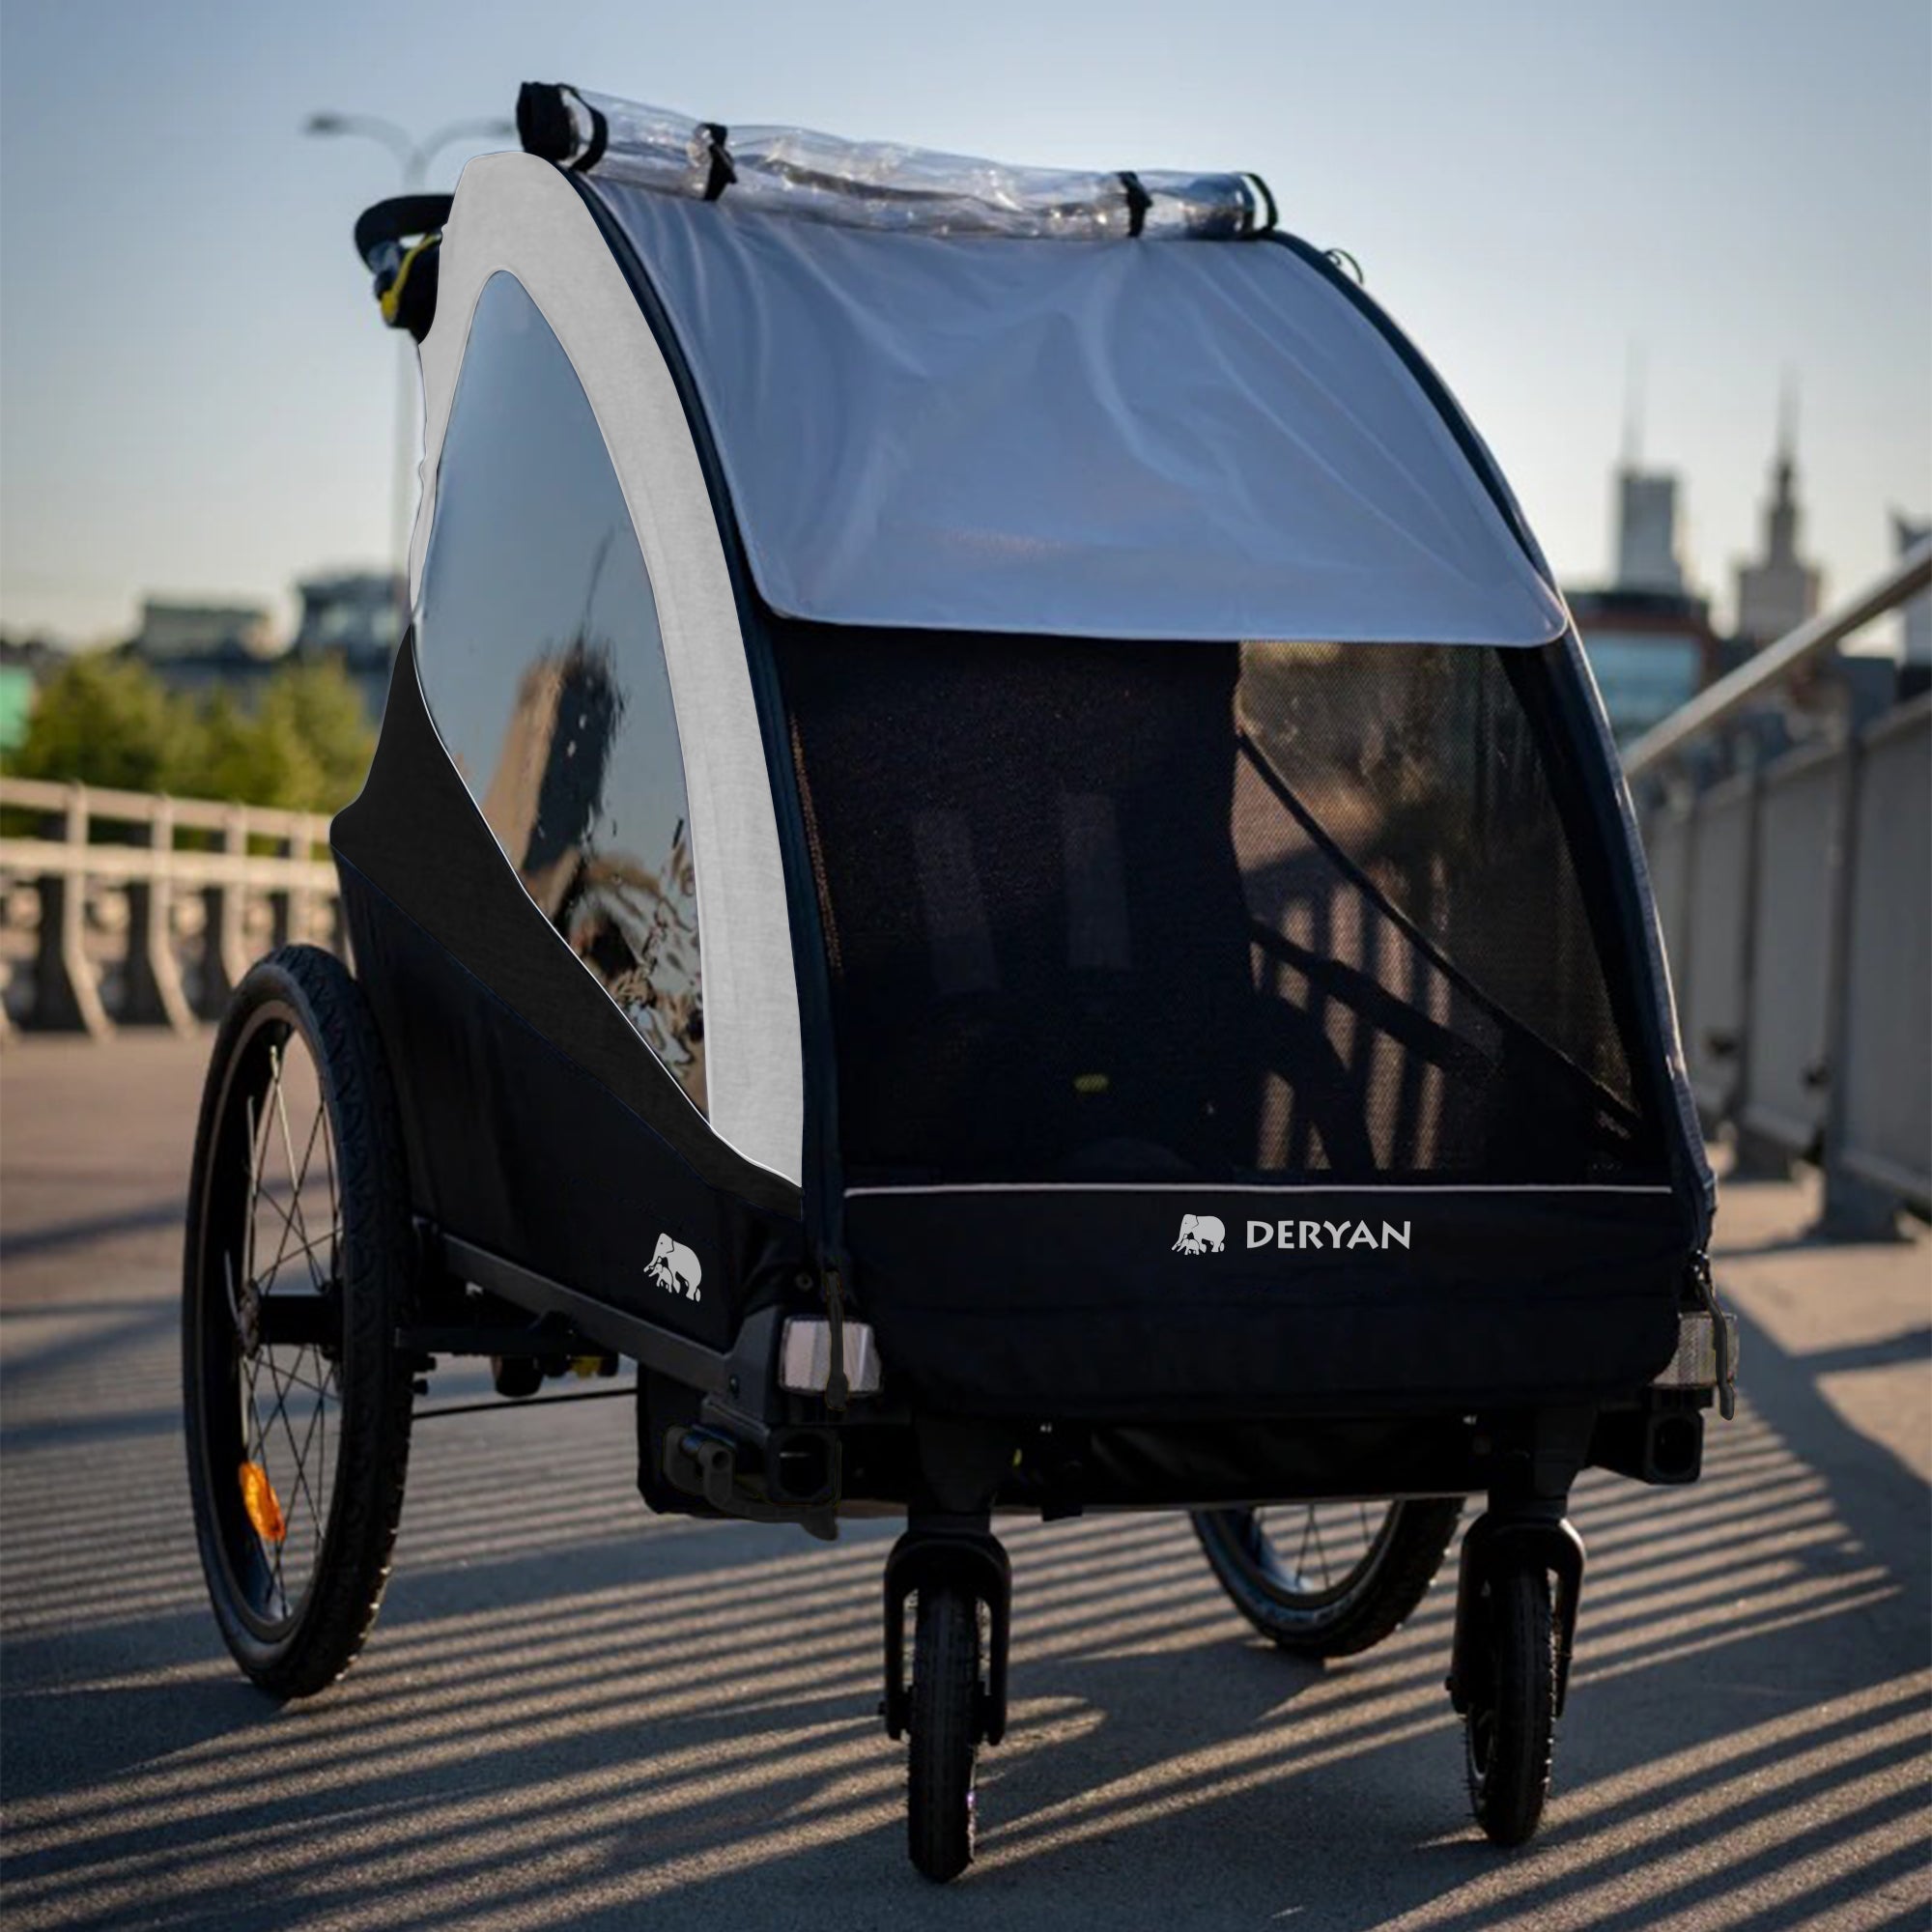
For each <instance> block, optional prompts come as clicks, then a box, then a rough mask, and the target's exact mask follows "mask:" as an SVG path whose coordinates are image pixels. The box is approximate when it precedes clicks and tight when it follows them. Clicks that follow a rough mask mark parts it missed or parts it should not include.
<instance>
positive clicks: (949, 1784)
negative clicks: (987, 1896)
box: [906, 1583, 980, 1885]
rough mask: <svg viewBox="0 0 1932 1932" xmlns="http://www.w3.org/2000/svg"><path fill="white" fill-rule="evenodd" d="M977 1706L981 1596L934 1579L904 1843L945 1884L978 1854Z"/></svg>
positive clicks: (913, 1719) (922, 1606) (915, 1674)
mask: <svg viewBox="0 0 1932 1932" xmlns="http://www.w3.org/2000/svg"><path fill="white" fill-rule="evenodd" d="M979 1706H980V1605H979V1603H978V1601H977V1600H976V1599H975V1598H974V1597H973V1596H972V1595H971V1594H970V1593H968V1592H967V1591H964V1590H961V1589H960V1588H959V1587H958V1586H957V1585H956V1584H949V1583H932V1584H929V1585H927V1586H925V1587H923V1588H922V1589H921V1591H920V1593H919V1610H918V1624H917V1626H916V1631H915V1635H914V1639H913V1663H912V1694H911V1702H910V1709H909V1710H908V1712H907V1719H906V1728H907V1730H908V1731H909V1732H910V1733H911V1739H912V1743H911V1749H910V1752H909V1754H908V1758H907V1775H906V1801H907V1802H906V1845H907V1849H908V1850H909V1851H910V1852H911V1854H912V1861H913V1863H914V1864H915V1865H916V1866H917V1867H918V1868H919V1870H920V1871H921V1872H922V1873H923V1875H924V1876H925V1877H926V1878H929V1879H932V1880H934V1881H935V1882H937V1883H939V1884H942V1885H943V1884H944V1883H945V1882H946V1881H947V1880H948V1879H952V1878H957V1877H958V1876H959V1874H960V1873H961V1872H963V1871H964V1870H965V1869H966V1867H967V1866H968V1865H969V1864H971V1863H972V1862H973V1824H974V1794H973V1760H974V1756H975V1753H976V1751H977V1749H978V1747H979V1740H980V1723H979V1718H980V1713H979Z"/></svg>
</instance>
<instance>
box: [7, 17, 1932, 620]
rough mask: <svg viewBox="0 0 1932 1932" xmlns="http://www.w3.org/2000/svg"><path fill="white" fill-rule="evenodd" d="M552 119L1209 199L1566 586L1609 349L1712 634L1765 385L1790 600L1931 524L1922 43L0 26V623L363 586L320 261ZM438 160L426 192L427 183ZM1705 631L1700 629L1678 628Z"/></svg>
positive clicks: (1931, 153)
mask: <svg viewBox="0 0 1932 1932" xmlns="http://www.w3.org/2000/svg"><path fill="white" fill-rule="evenodd" d="M527 78H542V79H564V80H578V81H581V82H582V83H583V84H584V85H587V86H592V87H597V88H600V89H603V90H605V91H607V92H611V93H617V94H630V95H634V96H637V97H639V98H642V99H651V100H658V101H662V102H664V103H666V104H668V105H671V106H676V107H681V108H685V109H688V110H690V111H693V112H696V113H699V114H702V115H704V116H706V117H708V118H714V119H717V120H721V121H725V122H727V123H729V122H733V121H736V122H753V121H776V122H795V123H802V124H804V125H807V126H815V127H820V128H828V129H830V130H832V131H834V132H837V133H840V134H848V135H853V136H877V137H885V138H893V139H899V140H906V141H912V142H918V143H921V144H923V145H927V146H933V147H944V148H951V149H953V150H956V151H961V152H965V153H980V154H990V155H994V156H1000V157H1002V158H1006V159H1012V160H1022V161H1039V162H1048V163H1051V162H1066V163H1072V164H1079V165H1100V166H1147V167H1162V166H1169V165H1179V166H1210V167H1211V166H1235V167H1243V168H1251V169H1255V170H1257V171H1259V172H1261V173H1263V174H1264V175H1266V176H1267V178H1268V180H1269V181H1270V182H1271V183H1272V184H1273V185H1274V188H1275V192H1276V194H1277V197H1278V198H1279V200H1280V202H1281V204H1282V208H1283V213H1284V218H1285V221H1286V223H1287V225H1289V226H1290V227H1292V228H1294V229H1295V230H1297V231H1298V232H1300V233H1301V234H1304V235H1306V236H1308V237H1309V238H1310V239H1311V240H1313V241H1319V242H1321V243H1323V244H1335V243H1339V244H1341V245H1344V246H1346V247H1348V248H1350V250H1352V251H1353V252H1354V253H1355V254H1356V255H1357V256H1358V257H1359V258H1360V260H1361V261H1362V263H1363V265H1364V267H1365V268H1366V270H1367V271H1368V276H1369V284H1370V287H1371V288H1372V289H1373V290H1374V291H1375V293H1376V294H1377V295H1378V297H1379V298H1381V299H1382V300H1383V301H1384V302H1385V303H1386V304H1387V305H1388V306H1389V307H1390V308H1391V309H1392V310H1393V311H1394V313H1395V314H1396V316H1397V317H1398V319H1400V320H1401V321H1402V322H1403V323H1404V324H1405V326H1406V327H1408V328H1409V330H1410V331H1411V332H1412V333H1413V334H1414V335H1415V336H1416V338H1417V339H1418V341H1419V342H1420V343H1421V345H1422V347H1423V348H1424V350H1425V351H1426V352H1427V353H1428V354H1429V355H1430V356H1431V357H1432V358H1433V359H1434V360H1435V363H1436V365H1437V367H1438V368H1439V369H1441V371H1442V372H1443V374H1444V375H1445V376H1446V377H1447V378H1448V380H1449V382H1450V384H1451V385H1452V386H1453V387H1454V388H1455V389H1456V390H1457V391H1458V393H1459V394H1460V395H1461V396H1462V398H1463V402H1464V403H1465V404H1466V405H1467V407H1468V408H1469V410H1470V411H1471V412H1472V413H1473V414H1474V416H1475V419H1476V422H1477V423H1478V425H1479V426H1480V427H1481V428H1482V430H1483V431H1484V433H1485V435H1486V436H1487V437H1488V438H1489V440H1490V441H1491V443H1492V446H1493V447H1494V448H1495V450H1496V452H1497V454H1498V456H1499V457H1500V458H1501V460H1502V463H1503V466H1504V468H1505V469H1506V470H1507V471H1508V472H1509V474H1510V477H1511V480H1512V481H1513V482H1514V484H1515V486H1516V488H1517V491H1518V494H1519V495H1520V497H1521V498H1522V500H1523V502H1524V504H1525V506H1526V508H1527V509H1528V512H1529V515H1530V517H1531V519H1532V521H1533V522H1534V523H1535V525H1536V526H1537V528H1538V531H1539V533H1540V535H1541V536H1542V538H1543V541H1544V544H1545V546H1546V548H1547V549H1548V552H1549V554H1550V555H1551V558H1552V560H1553V562H1554V563H1555V565H1556V567H1557V569H1558V572H1559V574H1560V575H1562V576H1563V577H1564V578H1565V579H1566V580H1568V581H1570V582H1588V581H1590V580H1593V579H1596V578H1600V577H1601V576H1602V575H1603V573H1604V571H1605V564H1606V552H1607V544H1608V481H1607V471H1608V469H1609V466H1610V464H1611V463H1612V461H1613V460H1614V457H1615V454H1616V449H1617V444H1618V440H1619V435H1620V419H1621V416H1622V409H1623V385H1624V369H1625V357H1626V350H1627V345H1628V344H1629V343H1630V342H1631V340H1632V339H1635V340H1637V341H1639V342H1641V343H1642V345H1643V346H1644V352H1645V357H1646V361H1647V366H1648V379H1647V383H1646V388H1647V402H1646V408H1645V424H1646V426H1645V432H1644V449H1645V455H1646V456H1647V457H1648V458H1649V459H1651V460H1653V461H1655V462H1657V463H1659V464H1661V465H1663V466H1667V467H1670V468H1674V469H1679V470H1681V471H1682V473H1683V475H1684V477H1685V484H1686V490H1687V494H1688V507H1689V513H1690V528H1689V538H1690V543H1689V549H1690V560H1691V563H1692V565H1693V569H1694V573H1695V575H1696V577H1697V579H1698V581H1699V582H1700V583H1701V584H1702V585H1703V586H1704V587H1706V588H1708V589H1713V590H1717V591H1719V593H1727V592H1728V587H1729V582H1730V568H1731V564H1732V562H1733V560H1734V559H1735V558H1736V557H1737V556H1738V554H1740V553H1741V552H1743V551H1744V550H1745V549H1746V548H1747V546H1750V545H1752V544H1753V543H1754V542H1755V538H1756V529H1757V514H1758V510H1757V505H1758V502H1759V499H1760V497H1761V496H1762V494H1763V490H1764V487H1765V470H1766V465H1767V462H1768V459H1769V456H1770V448H1771V441H1772V435H1773V425H1774V419H1775V414H1776V396H1777V389H1778V383H1779V378H1780V373H1781V372H1782V371H1783V370H1784V369H1786V368H1790V369H1794V370H1796V371H1797V372H1798V374H1799V377H1800V380H1801V383H1802V393H1803V403H1802V422H1801V431H1800V457H1801V464H1802V470H1803V484H1804V497H1805V501H1806V505H1807V509H1808V513H1809V514H1808V521H1807V525H1806V538H1807V544H1808V548H1809V549H1810V550H1811V552H1812V553H1813V554H1815V555H1816V556H1818V557H1819V558H1820V559H1821V560H1822V561H1823V563H1824V564H1825V566H1826V569H1827V572H1828V580H1829V582H1828V594H1829V592H1830V590H1831V588H1833V587H1835V588H1837V589H1840V590H1842V589H1846V588H1850V587H1852V586H1853V585H1854V584H1855V583H1856V582H1859V581H1860V580H1861V579H1863V578H1864V577H1866V576H1868V575H1870V574H1871V573H1873V572H1874V571H1876V570H1877V569H1879V568H1880V567H1881V566H1882V565H1883V563H1884V562H1885V561H1886V560H1887V558H1888V557H1889V546H1890V537H1889V525H1888V521H1887V514H1886V513H1887V511H1888V509H1889V508H1890V507H1891V506H1893V505H1896V506H1898V507H1900V508H1902V509H1906V510H1908V511H1911V512H1914V513H1916V514H1918V515H1925V514H1928V513H1932V5H1928V3H1927V0H1836V4H1833V5H1826V4H1813V5H1797V4H1790V0H1675V4H1666V0H1601V4H1595V5H1583V4H1577V0H1564V4H1560V5H1544V4H1530V3H1529V0H1521V4H1516V0H1463V4H1461V5H1457V6H1454V7H1451V6H1446V5H1435V4H1425V3H1424V0H1380V3H1379V4H1363V5H1356V6H1348V7H1344V6H1338V5H1334V4H1321V5H1315V4H1305V3H1304V0H1294V4H1269V3H1268V0H1262V4H1254V0H1248V3H1247V4H1242V5H1233V4H1222V0H1192V4H1189V5H1184V6H1180V5H1175V4H1174V0H1164V4H1161V5H1151V4H1147V0H1095V4H1082V5H1078V6H1075V5H1065V4H1055V0H1028V3H1027V4H1013V0H986V3H985V4H954V5H951V6H947V7H944V8H942V7H938V6H928V5H916V4H915V5H908V4H898V5H886V4H870V5H851V4H826V3H825V0H821V4H814V5H811V6H798V5H789V6H779V5H765V4H759V0H734V4H731V5H728V6H725V5H714V6H701V5H700V6H694V5H692V4H690V0H679V4H675V5H658V4H652V0H574V4H571V5H568V6H557V5H552V6H544V7H538V6H535V5H528V4H522V5H512V4H489V3H488V0H386V4H381V5H377V4H364V0H335V4H331V5H329V6H327V7H319V6H298V5H296V4H293V0H254V4H250V5H228V4H217V0H167V4H161V5H156V4H153V0H6V5H5V9H4V13H0V249H4V262H0V269H3V270H4V275H3V276H0V516H4V522H0V622H4V623H5V624H6V625H7V626H8V627H9V628H10V629H14V628H24V627H43V626H44V627H50V628H52V629H54V630H56V631H57V632H60V633H62V634H65V635H67V636H70V637H74V638H85V639H92V638H99V637H102V636H111V635H117V634H119V635H125V634H126V632H127V630H128V627H129V625H130V623H131V621H132V618H133V614H134V608H135V600H136V599H137V598H138V597H139V595H140V594H141V593H142V592H143V591H144V590H155V591H165V592H174V593H207V594H236V593H239V594H243V595H248V596H254V597H263V598H272V599H275V600H278V603H279V608H280V611H281V613H282V614H283V615H284V617H286V614H287V611H288V606H287V604H286V602H285V601H282V600H285V599H286V597H287V592H288V586H289V584H290V583H291V582H292V580H293V579H294V578H295V577H296V576H297V575H298V574H300V573H303V572H306V571H309V570H312V569H315V568H317V567H319V566H326V565H330V564H338V563H353V562H357V561H363V560H369V561H380V560H381V559H382V557H383V556H384V553H385V550H386V545H387V529H388V489H389V484H388V478H389V452H390V449H391V429H390V424H391V419H392V418H391V412H392V409H393V397H394V362H393V359H392V353H393V338H390V337H388V336H386V335H385V333H384V330H382V329H381V328H380V327H378V326H377V322H376V318H375V315H374V311H373V308H372V305H371V304H370V302H369V301H368V298H367V295H366V291H365V287H364V283H363V277H362V273H361V270H360V268H359V266H358V265H357V263H356V262H355V257H354V255H353V253H352V251H351V248H350V244H349V228H350V223H351V221H352V220H353V218H354V216H355V213H356V212H357V211H358V210H359V209H360V208H361V207H362V206H363V205H364V204H365V203H366V202H368V201H371V200H374V199H376V198H378V197H379V196H381V195H382V194H384V193H386V192H389V191H390V189H391V185H392V183H393V179H394V172H393V169H394V164H393V162H392V161H391V160H390V158H389V157H388V156H387V155H386V154H384V152H383V151H381V150H379V149H378V148H376V147H374V146H373V145H369V144H366V143H362V142H355V141H322V140H315V139H304V138H303V137H302V136H301V135H300V134H299V132H298V128H299V126H300V124H301V121H302V119H303V117H304V116H305V115H306V114H307V113H308V112H309V111H311V110H312V109H315V108H319V107H334V108H341V109H353V110H358V111H362V112H366V113H374V114H382V115H385V116H388V117H389V118H391V119H394V120H399V121H402V122H404V123H406V124H408V125H409V126H410V127H412V128H414V129H415V130H417V131H418V132H426V131H427V130H429V129H430V128H433V127H436V126H439V125H440V124H442V123H444V122H447V121H450V120H454V119H457V118H460V117H465V116H469V115H476V114H497V113H507V112H508V111H509V109H510V108H511V106H512V104H513V103H514V100H515V96H516V88H517V83H518V82H519V81H520V80H524V79H527ZM460 158H461V151H460V150H459V151H455V152H453V153H452V154H451V155H450V156H448V157H447V160H446V164H445V168H446V172H447V173H449V174H450V175H452V176H453V173H454V169H455V165H456V163H457V161H458V160H459V159H460ZM1720 602H1721V597H1720Z"/></svg>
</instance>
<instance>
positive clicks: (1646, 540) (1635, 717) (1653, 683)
mask: <svg viewBox="0 0 1932 1932" xmlns="http://www.w3.org/2000/svg"><path fill="white" fill-rule="evenodd" d="M1616 513H1617V515H1616V528H1615V532H1614V534H1613V538H1612V549H1613V551H1614V553H1615V556H1616V577H1615V581H1614V582H1611V583H1610V584H1609V585H1608V586H1607V587H1606V588H1603V589H1595V590H1571V591H1567V592H1566V593H1565V595H1566V596H1567V597H1568V599H1569V602H1570V611H1571V614H1572V615H1573V616H1574V617H1575V618H1576V620H1577V633H1578V635H1579V636H1580V637H1581V638H1582V639H1583V650H1584V653H1585V655H1586V656H1587V657H1588V658H1589V660H1590V669H1591V671H1592V672H1593V673H1594V674H1595V677H1596V680H1597V689H1598V690H1599V691H1600V692H1602V694H1603V697H1604V708H1605V711H1606V712H1607V713H1608V714H1609V720H1610V729H1611V730H1612V731H1613V732H1614V733H1615V734H1616V737H1617V742H1618V743H1619V744H1623V743H1627V742H1628V741H1629V740H1631V739H1633V738H1636V737H1640V736H1641V735H1642V734H1643V733H1644V732H1645V731H1648V730H1649V729H1650V727H1651V726H1652V725H1656V724H1659V723H1660V722H1662V720H1663V719H1665V718H1667V717H1669V716H1670V714H1671V713H1672V712H1673V711H1675V710H1676V709H1677V708H1678V706H1679V705H1681V704H1684V703H1686V702H1687V701H1688V700H1689V699H1690V698H1691V697H1693V696H1695V695H1696V694H1697V693H1698V692H1699V691H1701V690H1702V689H1703V688H1704V686H1705V685H1707V684H1708V683H1710V681H1711V680H1712V678H1714V677H1715V676H1717V675H1718V673H1719V668H1721V667H1720V655H1721V653H1720V646H1719V639H1718V635H1717V633H1716V632H1715V631H1714V630H1713V629H1712V628H1711V610H1710V606H1709V604H1708V603H1707V602H1706V601H1705V600H1704V599H1703V598H1701V597H1699V596H1697V595H1695V594H1694V593H1693V592H1692V591H1691V590H1690V588H1689V586H1688V584H1687V583H1686V581H1685V572H1684V561H1683V558H1682V555H1681V554H1680V553H1679V547H1678V532H1677V478H1676V477H1675V476H1673V475H1671V474H1669V473H1668V472H1666V471H1662V470H1646V469H1640V468H1639V467H1638V465H1637V462H1636V459H1635V432H1634V427H1633V429H1632V432H1631V434H1630V437H1629V439H1628V440H1627V442H1626V447H1625V455H1624V461H1623V462H1622V463H1621V464H1620V465H1619V466H1618V469H1617V472H1616Z"/></svg>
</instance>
